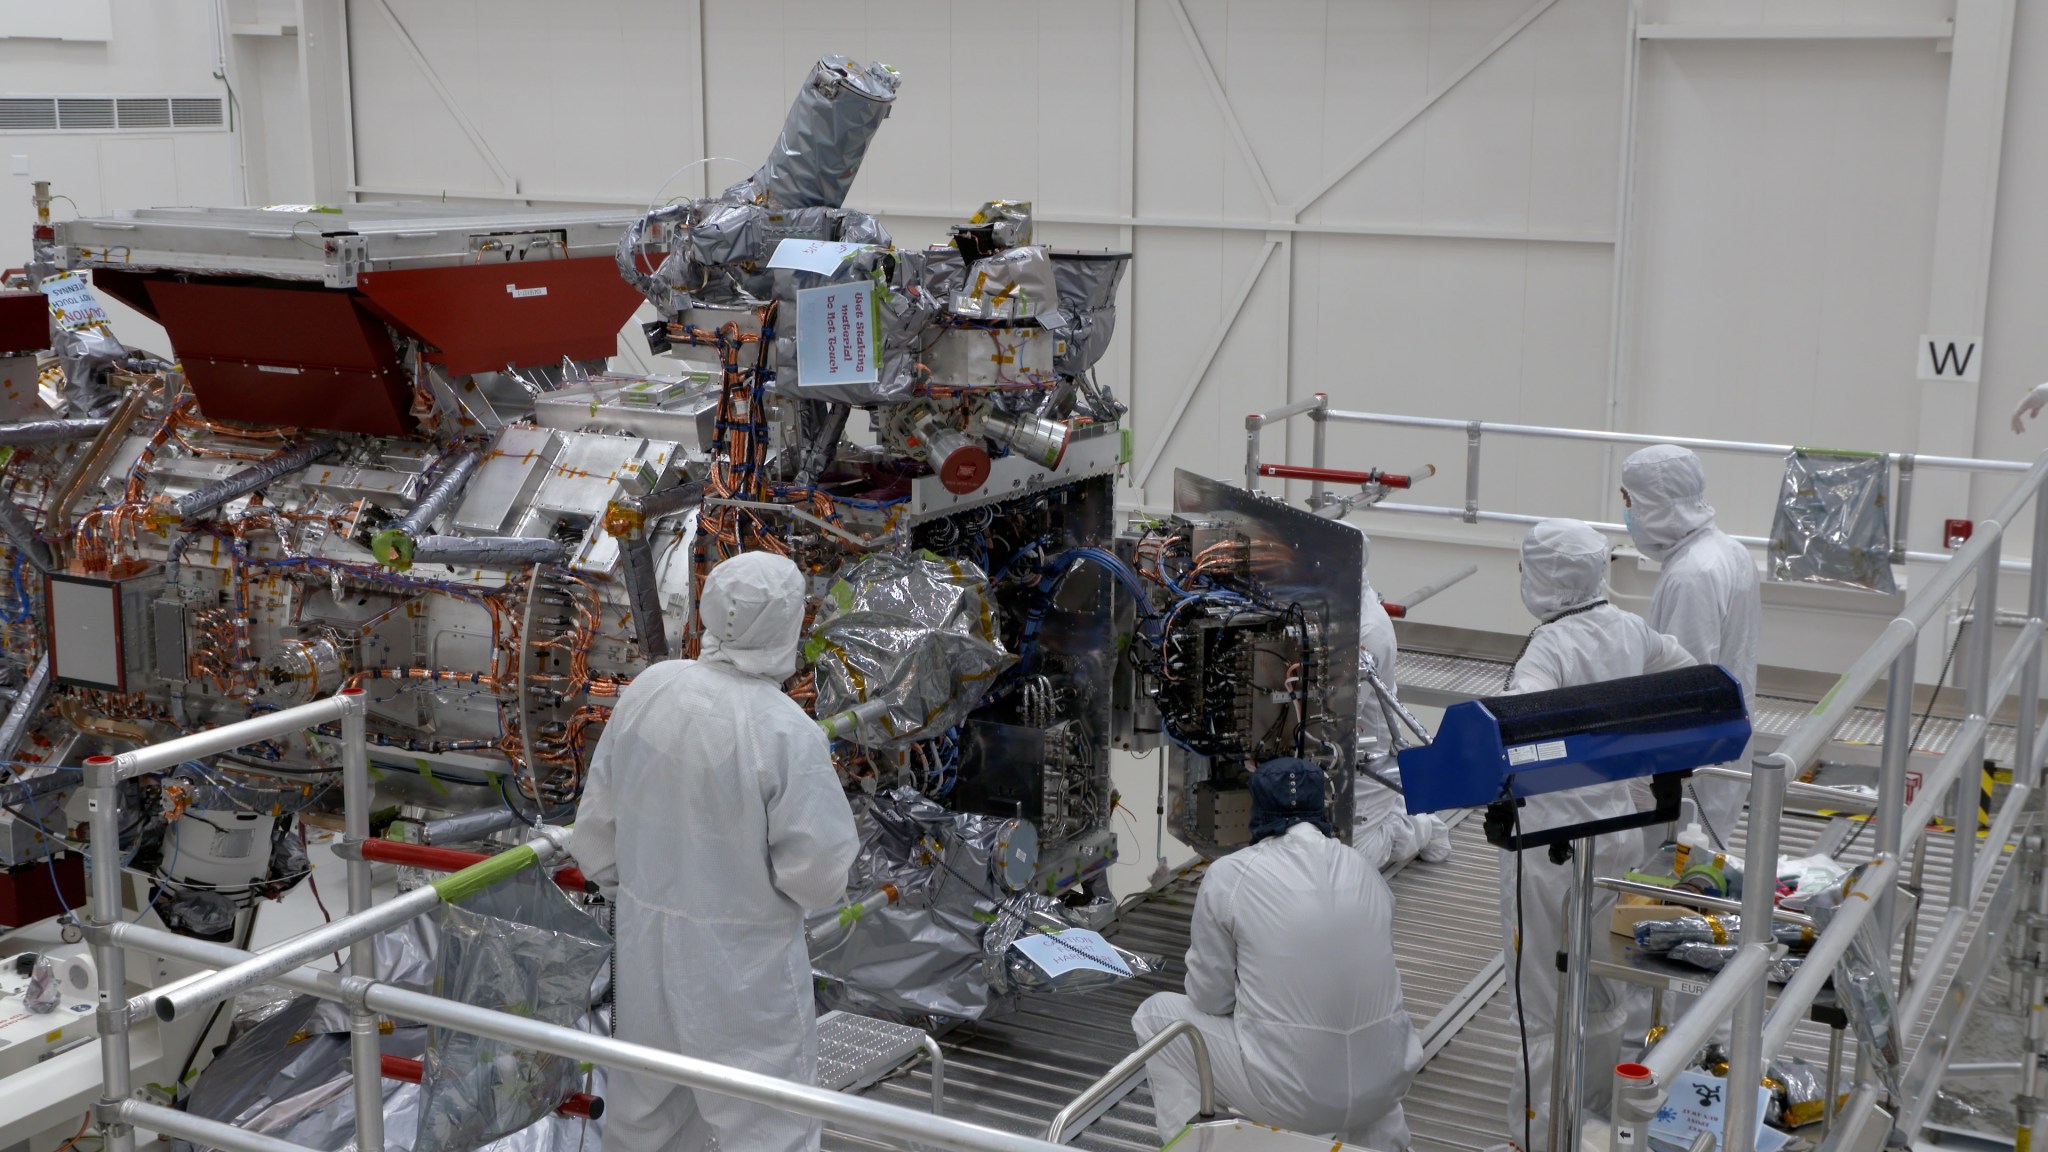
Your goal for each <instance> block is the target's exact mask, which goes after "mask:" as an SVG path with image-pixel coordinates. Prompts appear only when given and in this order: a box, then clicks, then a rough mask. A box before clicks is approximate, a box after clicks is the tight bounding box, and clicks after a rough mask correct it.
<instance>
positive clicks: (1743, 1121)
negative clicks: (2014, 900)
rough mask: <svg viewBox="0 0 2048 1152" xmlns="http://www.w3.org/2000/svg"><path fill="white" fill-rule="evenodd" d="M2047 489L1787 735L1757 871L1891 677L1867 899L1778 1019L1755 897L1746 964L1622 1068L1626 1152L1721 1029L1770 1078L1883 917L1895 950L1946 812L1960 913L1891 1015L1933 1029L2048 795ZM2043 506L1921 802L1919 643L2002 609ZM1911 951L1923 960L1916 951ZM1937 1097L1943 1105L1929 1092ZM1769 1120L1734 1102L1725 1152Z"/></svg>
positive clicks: (1763, 886)
mask: <svg viewBox="0 0 2048 1152" xmlns="http://www.w3.org/2000/svg"><path fill="white" fill-rule="evenodd" d="M2044 485H2048V455H2044V456H2043V457H2042V458H2041V459H2040V460H2038V461H2036V462H2035V463H2034V464H2033V465H2032V466H2031V467H2030V468H2028V469H2027V471H2026V474H2025V475H2024V476H2023V477H2021V478H2020V481H2019V483H2018V484H2017V485H2016V486H2015V487H2014V488H2013V490H2012V492H2011V493H2010V494H2008V495H2007V496H2006V498H2005V499H2004V500H2003V501H2002V502H2001V503H2000V504H1999V506H1998V509H1997V510H1996V511H1995V512H1994V513H1993V515H1992V517H1991V518H1990V519H1988V520H1985V521H1982V522H1980V523H1979V524H1978V526H1977V531H1976V533H1975V535H1974V536H1973V537H1972V538H1971V540H1970V541H1969V543H1967V544H1965V545H1964V546H1963V547H1962V548H1961V549H1959V550H1958V551H1957V552H1956V554H1955V556H1954V558H1953V560H1952V561H1951V562H1950V563H1949V564H1948V565H1947V566H1946V567H1945V568H1943V569H1942V570H1941V571H1940V572H1939V573H1937V574H1936V575H1935V576H1934V578H1933V579H1932V580H1930V581H1929V582H1928V583H1927V584H1926V585H1925V586H1924V587H1922V588H1920V589H1918V590H1917V591H1916V592H1915V593H1914V595H1913V596H1912V598H1911V599H1909V600H1908V601H1907V603H1906V605H1905V608H1904V610H1903V611H1902V612H1901V613H1900V614H1899V616H1898V617H1897V618H1896V619H1894V620H1892V621H1891V622H1890V623H1889V624H1887V625H1886V626H1885V629H1884V631H1883V633H1882V634H1881V635H1880V636H1879V637H1878V639H1877V641H1876V643H1874V644H1872V645H1871V647H1870V648H1869V649H1868V650H1866V651H1865V652H1864V653H1863V654H1862V655H1861V656H1860V657H1858V658H1857V659H1856V661H1855V663H1853V664H1852V665H1851V666H1850V667H1849V670H1848V671H1847V672H1844V673H1843V674H1842V676H1841V678H1840V679H1839V680H1837V681H1836V683H1835V686H1834V687H1833V689H1831V690H1830V691H1829V692H1828V694H1827V695H1826V696H1825V697H1824V698H1823V699H1822V701H1821V704H1820V705H1819V706H1818V707H1817V708H1815V710H1814V712H1813V713H1812V715H1810V716H1809V717H1807V718H1806V719H1805V720H1804V721H1802V722H1801V723H1800V724H1799V725H1798V726H1797V727H1795V728H1794V729H1793V730H1792V731H1791V732H1790V733H1788V734H1787V735H1786V736H1785V737H1784V739H1783V740H1782V741H1781V742H1780V743H1779V745H1778V747H1777V750H1776V751H1773V752H1770V753H1765V754H1761V755H1758V756H1757V757H1756V758H1755V761H1754V764H1753V768H1752V771H1751V773H1750V797H1749V810H1750V817H1749V820H1750V823H1749V835H1748V841H1747V846H1746V854H1747V856H1748V858H1749V859H1751V860H1765V861H1774V860H1776V859H1778V851H1779V847H1780V836H1779V817H1780V815H1781V813H1782V812H1783V809H1784V806H1785V797H1786V784H1787V777H1788V776H1792V775H1796V774H1798V773H1800V772H1802V771H1804V770H1805V769H1806V768H1807V767H1808V766H1810V765H1811V764H1813V763H1814V762H1815V760H1817V759H1818V758H1819V756H1820V754H1821V751H1822V749H1823V748H1824V747H1826V746H1827V745H1828V743H1829V742H1830V741H1832V740H1833V739H1834V738H1835V735H1836V732H1837V730H1838V729H1839V728H1840V727H1841V726H1842V723H1843V722H1844V721H1845V720H1847V719H1848V718H1849V716H1850V714H1851V713H1853V712H1854V711H1855V710H1856V709H1857V708H1858V707H1859V706H1860V705H1861V703H1862V701H1863V699H1864V697H1865V696H1866V694H1868V693H1870V692H1871V691H1872V690H1873V689H1875V688H1876V687H1877V685H1878V683H1879V681H1880V680H1885V681H1886V687H1887V691H1886V695H1885V735H1884V753H1883V760H1882V765H1881V768H1880V772H1879V782H1878V796H1877V802H1876V805H1875V812H1876V834H1877V844H1876V854H1875V856H1873V857H1872V860H1871V864H1870V868H1869V871H1868V872H1867V873H1866V874H1865V875H1864V876H1863V878H1862V880H1861V881H1860V883H1859V885H1858V887H1859V891H1858V893H1857V894H1858V895H1862V896H1863V897H1864V899H1861V900H1853V899H1852V900H1849V901H1846V902H1845V904H1844V907H1843V908H1842V910H1841V912H1840V913H1839V914H1838V915H1837V916H1836V917H1835V919H1834V921H1833V922H1832V923H1830V924H1829V925H1828V927H1827V929H1826V930H1825V931H1823V932H1822V933H1821V934H1820V936H1819V938H1818V939H1817V940H1816V941H1815V942H1814V944H1813V946H1812V949H1811V950H1810V951H1809V952H1808V953H1807V956H1806V958H1805V960H1804V961H1803V963H1802V964H1801V967H1800V970H1799V973H1798V975H1797V976H1795V977H1794V978H1793V979H1792V980H1791V982H1789V983H1788V984H1786V985H1785V987H1784V988H1783V989H1781V990H1780V991H1779V992H1778V994H1777V996H1776V998H1775V1002H1774V1003H1769V1004H1768V1006H1769V1012H1768V1014H1767V1013H1766V1006H1767V993H1768V985H1767V970H1768V968H1769V963H1768V962H1769V960H1770V959H1771V957H1772V955H1773V953H1774V951H1775V948H1776V945H1775V943H1774V941H1773V938H1772V932H1771V921H1772V913H1773V911H1774V908H1773V897H1774V892H1773V885H1770V884H1767V883H1750V884H1747V885H1745V886H1744V890H1743V901H1742V932H1741V938H1740V951H1739V952H1738V954H1737V956H1736V959H1735V960H1734V961H1733V962H1731V963H1730V964H1729V965H1728V966H1727V967H1726V968H1724V969H1723V970H1722V971H1721V972H1720V973H1719V974H1718V975H1717V976H1716V977H1715V978H1714V980H1713V982H1712V983H1711V984H1710V985H1709V986H1708V988H1707V991H1706V993H1705V994H1704V995H1702V996H1701V997H1700V999H1699V1000H1698V1001H1697V1002H1696V1003H1695V1004H1694V1005H1693V1006H1692V1007H1691V1008H1690V1010H1688V1011H1687V1012H1686V1013H1685V1015H1684V1016H1682V1017H1681V1018H1680V1019H1679V1020H1678V1022H1677V1023H1676V1024H1675V1025H1673V1027H1672V1028H1671V1029H1670V1030H1669V1031H1668V1032H1666V1033H1665V1035H1664V1036H1663V1037H1662V1038H1661V1039H1660V1040H1659V1041H1658V1043H1657V1044H1656V1045H1655V1046H1654V1047H1653V1048H1651V1049H1650V1051H1649V1052H1648V1053H1647V1054H1646V1055H1645V1056H1644V1058H1643V1060H1642V1062H1641V1063H1640V1064H1630V1065H1623V1066H1622V1067H1621V1068H1619V1069H1617V1070H1616V1073H1615V1081H1614V1086H1615V1111H1616V1115H1615V1125H1614V1133H1615V1135H1614V1142H1613V1147H1614V1148H1615V1149H1616V1150H1617V1152H1619V1150H1621V1149H1633V1150H1634V1152H1644V1150H1646V1149H1647V1148H1648V1147H1649V1122H1650V1120H1651V1118H1652V1116H1653V1115H1654V1114H1655V1113H1656V1111H1657V1108H1658V1107H1659V1106H1660V1105H1661V1104H1662V1102H1663V1100H1664V1097H1665V1094H1666V1092H1667V1091H1668V1090H1669V1086H1670V1084H1671V1081H1672V1079H1673V1078H1674V1077H1675V1076H1676V1075H1677V1074H1678V1073H1679V1072H1680V1071H1682V1070H1683V1069H1684V1068H1686V1067H1688V1066H1689V1065H1690V1064H1691V1063H1692V1061H1693V1060H1694V1058H1695V1057H1696V1056H1697V1055H1698V1052H1699V1050H1700V1048H1701V1047H1702V1046H1703V1045H1704V1044H1705V1043H1706V1042H1707V1041H1708V1040H1710V1039H1711V1038H1712V1037H1713V1034H1714V1031H1715V1029H1716V1028H1717V1026H1718V1025H1720V1023H1721V1022H1722V1021H1724V1020H1725V1021H1728V1022H1729V1024H1730V1026H1731V1030H1730V1043H1729V1053H1730V1055H1729V1071H1728V1078H1729V1082H1730V1083H1731V1084H1756V1083H1759V1082H1760V1081H1761V1078H1762V1075H1763V1069H1764V1066H1765V1064H1766V1063H1767V1062H1768V1061H1769V1060H1770V1059H1772V1058H1773V1057H1774V1056H1776V1055H1777V1054H1778V1053H1779V1051H1781V1050H1782V1049H1783V1048H1784V1046H1785V1044H1786V1042H1787V1041H1788V1040H1790V1039H1791V1037H1792V1032H1793V1029H1794V1028H1795V1027H1796V1026H1797V1025H1798V1024H1799V1022H1800V1021H1801V1020H1802V1019H1803V1018H1804V1017H1805V1016H1806V1014H1807V1013H1808V1011H1809V1010H1810V1009H1811V1008H1812V1006H1813V1001H1814V998H1815V996H1816V995H1817V994H1819V992H1820V991H1821V989H1822V986H1823V985H1824V984H1825V983H1826V982H1827V980H1828V978H1829V976H1830V975H1831V974H1833V973H1834V971H1835V969H1836V964H1837V962H1838V961H1840V960H1841V958H1842V956H1843V955H1844V953H1846V952H1847V950H1848V949H1849V947H1850V945H1851V942H1852V941H1853V940H1854V938H1855V936H1856V934H1857V932H1859V931H1860V930H1861V929H1862V928H1863V927H1864V926H1865V924H1866V923H1873V922H1874V923H1875V925H1876V926H1877V929H1878V932H1879V934H1880V936H1881V937H1882V938H1883V939H1885V940H1886V941H1888V942H1889V941H1891V940H1894V939H1896V938H1898V936H1899V932H1898V927H1899V926H1898V925H1897V923H1896V920H1895V917H1896V909H1897V898H1898V881H1899V880H1900V871H1901V861H1902V860H1903V859H1904V858H1905V853H1907V852H1909V851H1911V850H1912V849H1914V848H1915V847H1916V846H1917V845H1918V844H1919V842H1920V840H1921V839H1922V837H1923V836H1926V835H1929V833H1928V832H1927V831H1926V829H1927V825H1928V823H1929V821H1930V820H1931V819H1932V818H1933V817H1934V816H1935V815H1937V809H1938V808H1939V806H1940V805H1942V804H1943V803H1944V802H1946V803H1947V805H1948V816H1949V821H1950V824H1951V825H1952V828H1953V830H1952V831H1951V832H1950V833H1948V835H1949V837H1950V868H1951V872H1950V879H1949V892H1948V910H1947V912H1946V914H1945V915H1946V918H1945V919H1944V920H1943V922H1942V924H1941V926H1940V928H1939V929H1938V930H1937V932H1936V933H1935V941H1934V944H1933V945H1932V946H1931V947H1930V948H1929V949H1928V951H1927V953H1926V955H1925V956H1924V957H1922V958H1921V959H1920V963H1919V965H1918V968H1917V971H1916V972H1914V973H1911V974H1910V975H1905V974H1902V978H1901V979H1902V982H1903V994H1902V995H1901V996H1900V997H1899V998H1898V1000H1897V1002H1896V1005H1895V1012H1894V1017H1893V1022H1894V1027H1895V1028H1897V1029H1901V1030H1903V1029H1907V1028H1911V1027H1913V1026H1914V1025H1915V1024H1916V1023H1917V1021H1918V1020H1919V1018H1920V1015H1921V1012H1922V1010H1923V1009H1924V1008H1925V1007H1926V1006H1927V1005H1928V1003H1929V1001H1930V999H1931V998H1932V997H1933V995H1934V993H1935V991H1936V988H1937V985H1938V983H1939V981H1941V980H1942V979H1943V975H1944V966H1945V965H1946V964H1947V963H1948V961H1949V960H1950V959H1952V958H1953V957H1954V956H1955V955H1956V954H1957V952H1958V950H1959V949H1960V948H1961V946H1962V943H1963V940H1964V928H1965V926H1966V925H1967V923H1968V921H1969V919H1970V917H1971V916H1972V914H1973V913H1974V912H1975V911H1976V910H1977V909H1978V907H1979V905H1980V903H1981V902H1982V901H1983V899H1984V896H1985V890H1986V887H1987V885H1988V883H1989V881H1990V878H1991V876H1992V874H1993V871H1994V866H1995V865H1996V863H1997V861H1998V855H1999V853H2000V852H2001V851H2002V850H2003V846H2004V844H2005V843H2006V842H2007V841H2008V840H2009V839H2010V838H2011V835H2012V830H2013V827H2014V824H2015V821H2017V820H2018V819H2019V818H2020V816H2021V814H2022V813H2024V812H2026V811H2028V809H2029V802H2030V800H2031V798H2032V796H2033V794H2034V792H2035V791H2037V790H2038V789H2039V787H2040V770H2041V758H2042V757H2041V751H2042V749H2041V747H2040V744H2039V740H2038V737H2039V732H2038V728H2037V711H2038V704H2037V703H2036V702H2038V701H2039V699H2040V687H2041V655H2042V653H2041V647H2042V646H2041V638H2042V631H2043V625H2042V621H2043V618H2044V616H2048V499H2043V498H2042V491H2043V487H2044ZM2030 502H2031V503H2032V504H2033V506H2034V507H2033V514H2034V539H2033V557H2032V572H2033V574H2032V578H2031V579H2030V581H2029V583H2028V586H2027V609H2026V624H2025V626H2024V627H2023V628H2022V629H2021V630H2020V633H2019V637H2018V639H2017V640H2016V641H2015V642H2014V643H2013V646H2012V648H2011V650H2010V652H2009V653H2008V654H2007V656H2006V658H2005V660H2004V661H2003V662H2002V663H2000V664H1999V665H1998V666H1997V667H1996V668H1994V667H1993V664H1992V655H1993V652H1992V648H1993V643H1994V641H1993V630H1992V629H1990V628H1973V629H1971V630H1970V638H1969V646H1968V648H1967V650H1966V654H1965V658H1964V660H1963V665H1962V680H1963V684H1964V692H1965V710H1966V711H1967V713H1968V718H1967V719H1966V720H1965V721H1964V723H1963V724H1962V726H1961V730H1960V731H1959V732H1958V733H1957V735H1956V738H1955V739H1954V740H1953V741H1952V742H1951V743H1950V745H1949V749H1948V751H1947V753H1946V754H1945V755H1943V756H1942V757H1941V760H1940V762H1939V763H1938V764H1937V765H1936V767H1935V768H1934V769H1933V771H1932V772H1931V773H1928V774H1927V775H1926V779H1925V780H1924V782H1923V784H1922V786H1921V788H1920V790H1919V792H1918V794H1917V796H1916V797H1915V798H1914V799H1912V800H1911V801H1910V802H1909V801H1908V798H1907V791H1906V766H1907V758H1908V756H1909V755H1910V753H1911V745H1912V738H1911V737H1912V720H1913V712H1912V704H1913V695H1912V692H1913V668H1914V657H1915V654H1916V650H1917V648H1918V645H1919V641H1920V635H1921V633H1922V631H1923V630H1925V629H1926V628H1927V627H1928V625H1929V624H1931V623H1934V622H1935V621H1937V620H1939V619H1941V613H1942V608H1943V606H1944V605H1945V604H1946V603H1947V602H1948V601H1949V599H1950V598H1951V597H1952V596H1954V595H1956V594H1957V593H1958V592H1960V591H1963V590H1964V589H1965V587H1966V584H1965V582H1966V581H1969V582H1972V584H1973V586H1974V592H1975V596H1976V603H1977V605H1978V607H1979V610H1980V612H1982V611H1984V610H1985V609H1987V608H1989V607H1991V606H1995V605H1996V603H1997V598H1998V573H1999V560H2000V552H2001V550H2002V547H2003V545H2004V538H2005V531H2006V525H2008V524H2009V523H2011V522H2012V521H2013V520H2014V518H2016V517H2017V516H2019V515H2020V514H2021V513H2022V512H2023V511H2024V510H2025V509H2026V507H2027V505H2028V504H2029V503H2030ZM1987 618H1988V617H1987ZM2015 689H2017V691H2018V694H2019V699H2020V701H2021V706H2020V707H2019V709H2018V712H2019V723H2018V725H2017V733H2016V739H2015V745H2014V748H2015V751H2014V756H2013V761H2012V786H2011V790H2010V792H2009V793H2008V794H2007V796H2006V799H2005V806H2004V808H2003V809H2002V810H2001V812H2000V814H1999V817H1998V819H1997V821H1996V822H1995V823H1994V824H1993V825H1992V827H1991V828H1990V829H1989V831H1988V835H1987V836H1986V841H1985V846H1984V851H1983V853H1982V858H1981V859H1980V858H1979V856H1980V853H1979V848H1978V843H1977V836H1978V831H1979V828H1978V812H1977V806H1978V785H1977V779H1978V771H1979V766H1980V765H1981V764H1982V763H1983V760H1984V740H1985V734H1986V732H1987V731H1988V729H1989V726H1990V721H1989V717H1990V716H1991V714H1992V713H1994V712H1995V711H1997V710H1998V708H1999V707H2000V706H2001V705H2002V704H2003V703H2004V702H2005V700H2006V699H2007V697H2009V696H2011V695H2012V694H2013V692H2014V691H2015ZM2022 879H2027V878H2026V877H2022ZM1915 919H1917V908H1916V911H1915ZM1914 930H1915V929H1914V927H1913V926H1911V925H1909V926H1907V928H1906V930H1905V935H1906V936H1908V937H1909V938H1910V937H1911V935H1913V933H1914ZM1906 955H1907V956H1908V957H1910V952H1908V953H1906ZM1866 1059H1868V1054H1866ZM2032 1060H2033V1057H2032V1056H2031V1055H2030V1056H2029V1057H2028V1062H2029V1063H2030V1064H2031V1062H2032ZM2029 1082H2031V1077H2030V1078H2029ZM1924 1095H1925V1096H1926V1097H1929V1098H1931V1096H1932V1087H1931V1085H1929V1086H1927V1088H1926V1091H1925V1093H1924ZM1927 1102H1928V1101H1927V1100H1925V1099H1913V1100H1908V1101H1905V1102H1904V1104H1905V1105H1906V1107H1907V1108H1909V1109H1912V1110H1915V1111H1919V1110H1923V1109H1924V1107H1925V1104H1926V1103H1927ZM1833 1104H1834V1102H1833V1101H1832V1100H1831V1101H1829V1102H1828V1106H1829V1107H1830V1108H1832V1107H1833ZM1756 1122H1757V1116H1756V1098H1755V1096H1754V1095H1753V1094H1750V1093H1745V1092H1730V1093H1729V1094H1728V1106H1727V1113H1726V1119H1725V1125H1726V1129H1725V1132H1726V1134H1725V1137H1724V1139H1723V1142H1722V1152H1752V1149H1753V1145H1754V1136H1755V1125H1756ZM1904 1126H1905V1127H1906V1129H1907V1130H1908V1131H1910V1130H1912V1128H1914V1127H1916V1126H1917V1124H1916V1123H1915V1122H1914V1121H1913V1120H1910V1119H1909V1120H1908V1121H1907V1122H1906V1123H1905V1125H1904Z"/></svg>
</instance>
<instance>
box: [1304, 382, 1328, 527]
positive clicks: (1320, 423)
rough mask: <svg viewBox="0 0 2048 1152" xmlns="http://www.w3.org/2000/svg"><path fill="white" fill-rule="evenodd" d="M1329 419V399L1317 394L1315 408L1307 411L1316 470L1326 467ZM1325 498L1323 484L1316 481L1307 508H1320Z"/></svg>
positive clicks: (1326, 395)
mask: <svg viewBox="0 0 2048 1152" xmlns="http://www.w3.org/2000/svg"><path fill="white" fill-rule="evenodd" d="M1329 417H1330V397H1329V395H1328V394H1327V393H1323V392H1318V393H1316V406H1315V407H1314V408H1311V409H1309V413H1308V418H1309V419H1310V420H1312V421H1314V422H1315V442H1314V443H1315V446H1314V448H1313V449H1312V450H1311V451H1312V454H1313V455H1314V457H1315V466H1316V467H1318V468H1322V467H1326V466H1327V465H1326V463H1325V462H1326V460H1327V456H1326V455H1325V452H1326V450H1327V447H1328V432H1329V428H1330V422H1329ZM1326 498H1327V497H1326V494H1325V493H1324V491H1323V482H1322V481H1321V480H1317V481H1316V482H1315V483H1314V484H1313V485H1311V486H1310V488H1309V493H1308V506H1309V507H1311V508H1321V507H1322V506H1323V501H1324V500H1325V499H1326Z"/></svg>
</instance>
